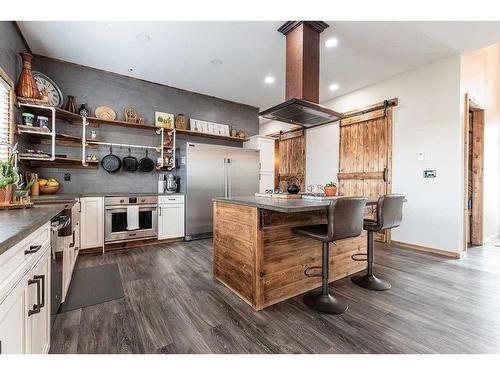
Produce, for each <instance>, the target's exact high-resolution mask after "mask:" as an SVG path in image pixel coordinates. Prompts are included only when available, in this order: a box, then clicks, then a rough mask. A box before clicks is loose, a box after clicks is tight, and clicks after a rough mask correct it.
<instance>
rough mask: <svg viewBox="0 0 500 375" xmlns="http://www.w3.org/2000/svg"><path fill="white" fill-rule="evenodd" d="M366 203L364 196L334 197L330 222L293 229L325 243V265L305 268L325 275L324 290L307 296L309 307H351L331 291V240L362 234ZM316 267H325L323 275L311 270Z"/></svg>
mask: <svg viewBox="0 0 500 375" xmlns="http://www.w3.org/2000/svg"><path fill="white" fill-rule="evenodd" d="M365 205H366V199H365V198H363V197H345V198H337V199H334V200H332V202H331V203H330V205H329V206H328V214H327V219H328V224H318V225H307V226H303V227H294V228H292V231H293V232H294V233H296V234H299V235H301V236H306V237H309V238H313V239H315V240H318V241H321V242H322V243H323V252H322V258H323V259H322V265H321V267H317V266H314V267H309V268H307V269H306V270H305V271H304V274H305V275H306V276H321V277H322V279H323V282H322V287H321V292H320V293H318V292H311V293H308V294H306V295H305V296H304V299H303V301H304V304H305V305H306V306H308V307H309V308H311V309H313V310H316V311H320V312H324V313H328V314H342V313H344V312H345V311H346V310H347V308H348V305H347V303H346V302H345V301H344V300H343V299H341V298H338V297H334V296H332V295H331V294H330V293H329V287H328V278H329V265H330V251H329V244H330V242H332V241H335V240H341V239H344V238H349V237H356V236H359V235H360V234H361V231H362V230H363V213H364V208H365ZM312 269H321V275H318V274H315V275H311V274H309V273H308V271H310V270H312Z"/></svg>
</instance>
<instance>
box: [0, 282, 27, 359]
mask: <svg viewBox="0 0 500 375" xmlns="http://www.w3.org/2000/svg"><path fill="white" fill-rule="evenodd" d="M28 279H29V274H26V275H25V276H24V277H23V278H22V279H21V281H19V283H17V284H16V286H15V287H14V289H13V290H12V291H11V292H10V293H9V294H8V295H7V297H6V298H5V299H4V300H3V301H2V302H1V303H0V354H24V353H26V311H27V309H26V306H27V304H26V299H27V288H26V285H27V284H28Z"/></svg>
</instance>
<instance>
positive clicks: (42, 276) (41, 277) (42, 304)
mask: <svg viewBox="0 0 500 375" xmlns="http://www.w3.org/2000/svg"><path fill="white" fill-rule="evenodd" d="M33 279H35V280H41V281H42V286H41V288H42V303H41V304H40V307H45V275H36V276H33Z"/></svg>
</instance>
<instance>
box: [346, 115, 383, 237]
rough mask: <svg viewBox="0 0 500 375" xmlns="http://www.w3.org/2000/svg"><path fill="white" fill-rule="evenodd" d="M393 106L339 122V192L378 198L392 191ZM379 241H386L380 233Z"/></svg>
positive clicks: (347, 194)
mask: <svg viewBox="0 0 500 375" xmlns="http://www.w3.org/2000/svg"><path fill="white" fill-rule="evenodd" d="M391 162H392V109H391V108H387V109H380V110H375V111H372V112H368V113H365V114H362V115H358V116H354V117H351V118H347V119H344V120H342V121H341V123H340V152H339V173H338V180H339V192H340V194H341V195H345V196H349V195H351V196H352V195H354V196H356V195H359V196H365V197H370V198H378V197H379V196H381V195H385V194H388V193H390V192H391ZM376 239H377V240H381V241H384V240H385V236H384V235H383V234H379V235H378V236H376Z"/></svg>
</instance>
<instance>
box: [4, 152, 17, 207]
mask: <svg viewBox="0 0 500 375" xmlns="http://www.w3.org/2000/svg"><path fill="white" fill-rule="evenodd" d="M13 160H14V155H11V156H10V157H9V158H8V159H7V160H6V161H0V204H4V205H5V204H9V203H10V202H11V201H12V195H13V193H14V185H17V183H18V182H19V174H18V173H17V172H16V171H15V170H14V164H13Z"/></svg>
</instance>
